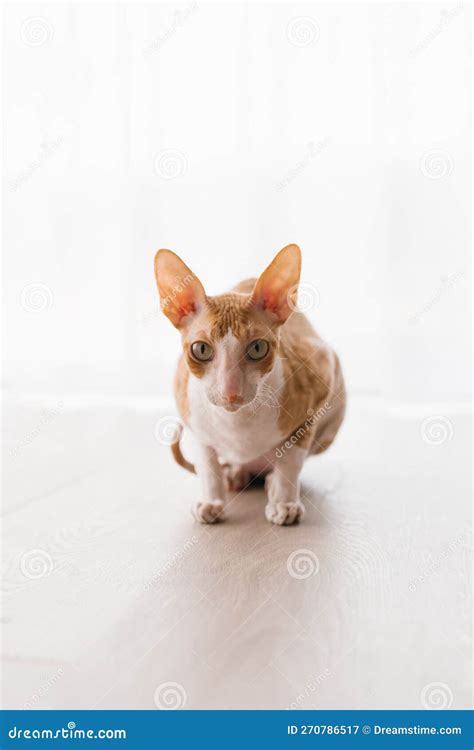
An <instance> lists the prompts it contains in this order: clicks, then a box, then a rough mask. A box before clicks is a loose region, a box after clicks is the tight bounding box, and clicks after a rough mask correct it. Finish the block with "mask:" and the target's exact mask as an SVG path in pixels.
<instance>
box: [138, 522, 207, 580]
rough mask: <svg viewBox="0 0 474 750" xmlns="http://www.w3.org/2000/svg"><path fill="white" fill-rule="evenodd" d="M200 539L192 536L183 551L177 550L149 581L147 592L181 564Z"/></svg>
mask: <svg viewBox="0 0 474 750" xmlns="http://www.w3.org/2000/svg"><path fill="white" fill-rule="evenodd" d="M198 541H199V539H198V537H197V536H196V535H194V536H192V537H191V539H188V540H187V541H186V542H185V543H184V545H183V547H182V549H179V550H176V552H175V553H174V554H173V556H172V557H170V559H169V560H168V561H167V562H166V563H165V564H164V565H163V566H162V567H161V568H160V569H159V570H157V572H156V573H155V574H154V575H153V576H152V578H151V579H150V580H149V581H147V583H146V584H145V586H144V589H145V591H148V590H149V589H150V588H152V586H153V585H154V584H155V583H156V582H157V581H159V579H160V578H162V577H163V576H164V575H166V573H168V571H170V570H171V568H173V567H174V566H175V565H176V563H177V562H179V561H180V560H181V559H182V557H183V556H184V555H185V554H187V553H188V552H189V550H190V549H192V548H193V547H194V546H195V545H196V544H197V543H198Z"/></svg>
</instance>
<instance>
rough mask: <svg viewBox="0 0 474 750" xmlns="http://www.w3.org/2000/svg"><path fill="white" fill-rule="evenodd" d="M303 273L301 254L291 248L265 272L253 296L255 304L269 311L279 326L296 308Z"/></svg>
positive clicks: (279, 256)
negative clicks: (299, 283)
mask: <svg viewBox="0 0 474 750" xmlns="http://www.w3.org/2000/svg"><path fill="white" fill-rule="evenodd" d="M300 273H301V250H300V249H299V247H298V245H287V246H286V247H284V248H283V250H280V252H279V253H278V255H276V256H275V257H274V259H273V260H272V262H271V263H270V265H269V266H268V267H267V268H266V269H265V271H264V272H263V273H262V275H261V276H260V278H259V279H258V280H257V283H256V284H255V286H254V289H253V292H252V302H253V303H254V305H255V306H256V307H259V308H260V309H261V310H267V311H268V312H269V313H271V314H272V318H273V320H274V321H275V317H274V316H276V321H275V322H278V323H284V322H285V320H286V319H287V318H289V316H290V315H291V313H292V312H293V311H294V310H295V307H296V298H297V294H298V282H299V280H300Z"/></svg>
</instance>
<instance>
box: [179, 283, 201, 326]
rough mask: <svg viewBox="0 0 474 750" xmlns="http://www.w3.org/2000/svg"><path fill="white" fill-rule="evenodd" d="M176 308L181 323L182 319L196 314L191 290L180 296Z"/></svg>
mask: <svg viewBox="0 0 474 750" xmlns="http://www.w3.org/2000/svg"><path fill="white" fill-rule="evenodd" d="M176 307H177V313H178V316H179V320H180V321H181V319H182V318H185V317H186V315H190V314H191V313H194V312H196V305H195V301H194V294H193V292H192V290H191V289H189V290H188V291H187V292H185V293H182V294H181V295H180V298H179V300H177V305H176Z"/></svg>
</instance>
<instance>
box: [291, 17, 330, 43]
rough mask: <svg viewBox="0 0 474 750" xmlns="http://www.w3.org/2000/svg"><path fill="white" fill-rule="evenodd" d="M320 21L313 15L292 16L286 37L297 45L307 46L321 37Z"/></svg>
mask: <svg viewBox="0 0 474 750" xmlns="http://www.w3.org/2000/svg"><path fill="white" fill-rule="evenodd" d="M320 34H321V32H320V29H319V23H318V22H317V21H316V19H315V18H311V16H297V17H296V18H292V19H291V21H290V22H289V24H288V26H287V27H286V37H287V39H288V41H289V42H290V44H292V45H293V46H295V47H307V46H308V44H312V42H317V41H318V40H319V37H320Z"/></svg>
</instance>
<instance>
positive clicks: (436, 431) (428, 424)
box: [420, 414, 453, 445]
mask: <svg viewBox="0 0 474 750" xmlns="http://www.w3.org/2000/svg"><path fill="white" fill-rule="evenodd" d="M420 432H421V439H422V440H423V442H425V443H428V445H443V443H446V442H448V441H449V440H451V438H452V437H453V425H452V422H450V420H449V419H448V418H447V417H443V416H441V415H439V414H437V415H433V416H432V417H426V419H424V420H423V422H422V423H421V427H420Z"/></svg>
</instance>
